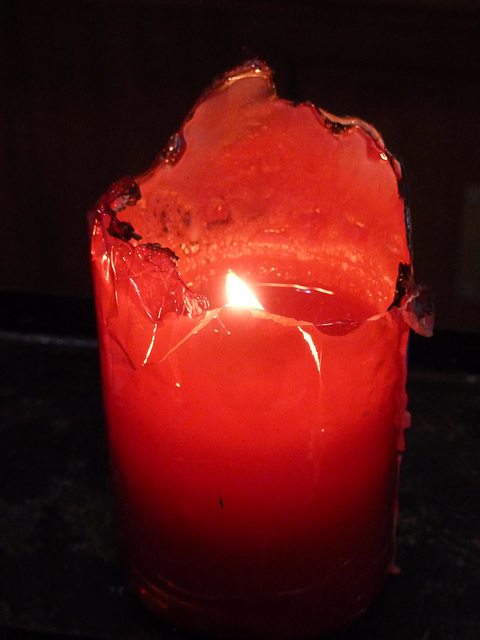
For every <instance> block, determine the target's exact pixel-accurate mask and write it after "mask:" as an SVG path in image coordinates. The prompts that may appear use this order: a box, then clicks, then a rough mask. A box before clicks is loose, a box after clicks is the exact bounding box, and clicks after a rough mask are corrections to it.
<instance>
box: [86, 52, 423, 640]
mask: <svg viewBox="0 0 480 640" xmlns="http://www.w3.org/2000/svg"><path fill="white" fill-rule="evenodd" d="M310 147H311V150H310ZM310 151H311V152H310ZM295 154H300V155H299V156H298V158H297V159H296V158H295ZM305 154H306V155H305ZM292 167H293V168H292ZM292 173H293V177H292V175H291V174H292ZM367 178H369V180H370V181H367ZM400 179H401V175H400V173H399V167H398V164H397V163H396V162H395V161H394V160H393V158H391V156H390V155H389V154H388V152H386V150H385V148H384V146H383V143H382V141H381V138H380V137H379V136H378V134H377V133H376V132H375V131H374V130H373V129H372V128H371V127H369V126H367V125H365V124H364V123H360V122H359V121H348V123H345V122H344V121H342V122H340V121H336V124H335V125H334V121H333V120H332V119H331V117H330V116H328V117H327V115H325V114H323V113H322V112H319V111H317V110H315V108H314V107H312V105H303V106H299V107H294V106H292V105H290V104H289V103H286V102H284V101H281V100H278V99H277V98H276V96H275V94H274V89H273V85H272V83H271V78H270V73H269V71H268V69H267V68H266V67H264V66H263V65H261V64H259V63H252V64H247V65H245V66H244V67H242V68H241V69H237V70H235V71H234V72H232V73H231V74H229V75H228V76H226V77H225V78H224V79H223V80H222V81H219V82H217V83H216V84H215V85H214V87H213V89H212V90H211V91H210V92H208V93H207V94H206V96H204V98H203V99H202V101H200V102H199V104H198V105H197V106H196V108H195V110H194V112H193V113H192V114H191V117H190V118H189V119H188V120H187V122H186V124H185V127H184V129H183V131H182V134H181V135H180V136H177V137H176V138H174V139H173V140H172V142H171V144H170V147H169V150H167V151H166V153H165V154H164V155H163V156H162V157H161V158H160V160H159V163H158V165H157V166H156V167H154V169H153V170H152V171H151V172H149V173H148V174H145V176H141V177H140V178H139V179H138V180H137V181H136V182H133V181H129V180H123V181H120V182H119V183H117V184H116V185H114V186H113V187H112V189H111V190H110V191H109V192H108V193H107V194H106V195H105V196H104V198H103V199H102V200H100V201H99V203H98V205H97V207H96V209H95V211H94V212H93V213H92V263H93V274H94V282H95V293H96V303H97V315H98V325H99V337H100V351H101V360H102V372H103V381H104V397H105V406H106V412H107V418H108V424H109V437H110V446H111V458H112V468H113V473H114V479H115V492H116V508H117V516H118V525H119V540H120V551H121V556H122V560H123V563H124V567H125V570H126V575H127V579H128V581H129V583H130V585H131V586H132V588H133V590H134V591H135V592H136V593H137V595H139V597H140V598H142V599H143V601H144V602H145V604H146V605H147V606H148V607H149V608H150V609H152V610H153V611H154V612H155V613H157V614H158V615H159V616H161V617H162V618H164V619H165V620H167V621H169V622H171V623H172V624H174V625H176V626H179V627H183V628H186V629H190V630H194V631H199V632H202V633H204V634H211V635H225V636H231V637H244V638H250V639H253V638H300V637H305V636H308V635H314V634H319V633H322V632H324V631H327V630H329V629H332V628H335V627H338V626H341V625H343V624H346V623H348V622H349V621H351V620H352V619H353V618H355V617H356V616H357V615H359V614H360V613H361V612H362V611H364V609H365V608H366V607H367V606H368V605H369V603H370V602H371V601H372V600H373V598H374V597H375V596H376V595H377V594H378V592H379V591H380V589H381V588H382V586H383V584H384V582H385V579H386V577H387V575H388V572H389V569H390V568H391V566H392V563H393V560H394V532H395V513H396V494H397V477H398V470H399V469H398V464H399V452H400V451H401V450H402V447H403V429H404V428H405V427H406V426H407V425H408V413H407V412H406V401H407V398H406V395H405V378H406V367H405V352H406V342H407V336H408V329H409V323H410V324H414V325H415V326H416V328H419V327H420V328H422V327H421V323H422V321H423V320H422V318H420V320H419V318H418V316H415V314H413V312H412V309H411V302H412V299H414V297H415V289H414V285H413V282H412V279H411V266H410V254H409V250H408V246H407V234H406V229H405V220H404V203H403V200H402V198H401V197H400V196H399V193H398V185H399V182H400ZM127 205H128V206H127ZM123 209H125V211H123ZM140 236H141V237H140ZM159 242H160V243H161V245H163V246H161V245H160V244H158V243H159ZM164 247H169V249H165V248H164ZM177 256H178V257H179V258H180V260H179V263H178V267H179V271H178V270H177ZM182 265H183V267H182ZM229 269H234V270H235V271H236V272H237V273H238V274H239V275H240V276H242V277H244V278H245V279H246V281H247V282H248V283H249V284H250V285H251V287H252V290H253V292H254V294H255V295H256V297H257V298H258V299H259V301H260V302H261V303H262V305H263V307H264V309H263V310H260V309H249V308H236V307H227V306H225V304H226V298H225V294H224V280H225V277H226V274H227V272H228V270H229ZM424 332H425V333H427V332H428V330H427V329H425V330H424Z"/></svg>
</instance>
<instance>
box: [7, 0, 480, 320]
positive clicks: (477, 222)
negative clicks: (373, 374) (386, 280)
mask: <svg viewBox="0 0 480 640" xmlns="http://www.w3.org/2000/svg"><path fill="white" fill-rule="evenodd" d="M477 7H478V3H476V2H472V3H469V2H463V3H462V2H454V1H453V0H452V2H447V1H444V2H428V1H426V0H425V1H423V2H408V1H407V0H403V1H398V2H394V1H390V2H383V3H381V2H378V3H374V2H361V3H360V2H342V1H339V0H337V1H336V2H333V1H331V2H319V1H315V0H310V1H307V0H303V1H302V0H298V1H297V3H296V4H295V5H294V3H292V2H286V1H285V2H283V1H281V0H278V1H273V0H270V1H265V0H264V1H258V2H254V1H253V0H245V1H243V2H242V1H240V0H239V1H238V2H233V1H231V2H220V1H218V2H215V1H213V0H212V1H204V2H201V1H198V2H193V1H192V2H180V1H178V2H174V1H170V2H169V1H168V0H164V1H160V0H157V1H154V0H151V1H149V2H147V1H146V0H145V1H141V0H136V1H135V0H131V1H126V0H123V1H121V0H118V1H113V0H111V1H107V0H105V1H102V0H96V1H93V0H69V1H63V0H46V1H42V2H39V3H35V2H31V1H29V0H23V1H22V0H18V1H10V2H6V3H4V4H2V8H1V9H0V29H1V46H2V48H3V51H2V61H1V71H0V73H1V74H2V76H1V77H2V82H1V87H0V176H1V182H0V197H1V207H2V216H1V241H2V254H3V255H2V259H1V262H0V288H14V289H24V290H36V291H55V292H69V293H88V292H89V291H90V272H89V260H88V241H87V232H86V222H85V212H86V211H87V209H88V208H89V207H90V206H91V205H92V204H93V203H94V202H95V200H96V199H97V198H98V196H99V195H100V194H101V193H102V192H103V191H104V190H105V189H106V187H107V186H108V185H109V184H110V183H111V182H113V181H114V180H115V179H117V178H119V177H120V176H122V175H124V174H128V173H130V174H134V175H135V174H138V173H140V172H142V171H144V170H145V169H147V168H148V166H149V165H150V163H151V162H152V160H153V158H154V157H155V155H156V154H157V153H158V152H159V151H160V150H161V149H162V147H163V146H164V144H165V143H166V141H167V140H168V138H169V137H170V135H171V134H172V133H173V132H175V130H176V129H177V128H178V127H179V125H180V124H181V122H182V120H183V118H184V117H185V115H186V113H187V112H188V111H189V109H190V107H191V106H192V105H193V103H194V102H195V100H196V99H197V97H198V95H199V93H200V92H201V91H202V90H203V89H204V88H205V87H206V86H207V85H208V84H209V83H210V82H211V80H212V78H213V77H214V76H216V75H218V74H220V73H222V72H224V71H226V70H228V69H229V68H230V67H233V66H235V65H236V64H238V63H239V62H241V61H242V59H244V58H245V57H247V56H251V55H257V56H259V57H261V58H264V59H266V60H267V62H268V63H269V64H270V66H272V67H273V68H274V69H275V71H276V80H277V86H278V90H279V93H280V94H281V95H282V96H283V97H287V98H291V99H300V100H302V99H311V100H313V101H314V102H315V103H316V104H317V105H318V106H320V107H322V108H325V109H327V110H329V111H332V112H333V113H337V114H351V115H356V116H359V117H362V118H364V119H366V120H368V121H370V122H372V123H373V124H375V126H376V127H377V128H378V129H379V130H380V131H381V132H382V133H383V135H384V137H385V140H386V142H387V146H388V147H389V148H390V150H391V151H392V152H393V153H394V154H395V155H397V156H398V157H400V158H401V159H402V160H403V162H404V164H405V166H406V171H407V178H408V181H409V184H410V191H411V204H412V214H413V222H414V234H413V240H414V259H415V270H416V279H417V281H421V282H427V283H428V284H430V285H431V286H432V288H433V289H434V290H435V291H436V295H437V310H438V325H439V326H440V327H443V328H469V329H480V261H479V257H478V256H479V254H480V252H479V251H478V249H477V247H478V244H479V243H480V152H479V149H480V123H479V120H478V113H479V112H480V90H479V80H478V78H480V55H479V54H478V46H479V38H480V8H477ZM475 239H476V240H475Z"/></svg>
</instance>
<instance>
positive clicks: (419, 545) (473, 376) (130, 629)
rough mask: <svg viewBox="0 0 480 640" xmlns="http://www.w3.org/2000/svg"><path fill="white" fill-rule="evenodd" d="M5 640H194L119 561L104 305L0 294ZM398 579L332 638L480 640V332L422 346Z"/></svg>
mask: <svg viewBox="0 0 480 640" xmlns="http://www.w3.org/2000/svg"><path fill="white" fill-rule="evenodd" d="M0 360H1V365H0V366H1V368H0V381H1V382H0V394H1V403H0V483H1V484H0V639H2V640H53V639H54V638H55V639H57V640H60V639H62V640H63V639H66V638H73V637H75V638H107V639H112V640H117V639H118V640H153V639H155V640H167V639H174V638H176V639H177V640H187V639H189V638H191V636H188V635H186V634H184V633H182V632H180V631H176V630H175V629H171V628H167V627H165V626H163V625H162V624H161V623H160V622H158V621H157V620H155V619H154V618H153V617H152V616H151V615H150V614H149V613H148V612H146V611H144V610H143V609H142V608H141V606H140V605H139V604H137V602H136V600H135V599H134V598H133V597H132V596H131V595H130V594H129V593H128V592H127V591H126V589H125V588H124V584H123V581H122V576H121V573H120V570H119V566H118V563H117V559H116V553H115V535H114V530H113V523H112V514H111V503H110V493H109V473H108V455H107V448H106V442H105V434H104V423H103V414H102V401H101V391H100V376H99V365H98V354H97V347H96V341H95V324H94V313H93V305H92V302H91V300H89V299H87V298H86V299H80V298H69V297H63V298H62V297H55V296H41V295H28V296H27V295H26V294H17V293H12V292H10V293H9V292H2V293H1V295H0ZM408 391H409V397H410V405H409V408H410V410H411V412H412V414H413V423H412V427H411V428H410V429H409V430H408V432H407V450H406V453H405V455H404V459H403V466H402V478H401V492H400V505H401V512H400V517H399V524H398V553H397V562H398V564H399V565H400V567H401V570H402V571H401V573H400V574H399V575H398V576H394V577H392V578H390V580H389V582H388V584H387V586H386V588H385V590H384V592H383V594H382V595H381V597H380V598H379V599H378V600H377V601H376V602H375V603H374V605H372V606H371V608H370V609H369V611H368V612H367V613H366V614H365V615H364V616H363V617H362V618H361V619H359V620H358V621H357V622H355V623H354V624H353V625H351V626H350V627H348V628H346V629H343V630H341V631H339V632H337V633H335V634H333V635H332V636H330V640H360V639H361V640H480V509H479V507H480V334H474V333H472V334H463V333H453V332H442V331H439V332H438V333H437V335H436V336H435V337H434V338H432V339H425V338H419V337H417V336H414V337H413V339H412V340H411V349H410V371H409V381H408Z"/></svg>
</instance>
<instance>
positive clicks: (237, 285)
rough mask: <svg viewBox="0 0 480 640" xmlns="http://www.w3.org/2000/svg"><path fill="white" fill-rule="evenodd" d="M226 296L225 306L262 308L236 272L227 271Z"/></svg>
mask: <svg viewBox="0 0 480 640" xmlns="http://www.w3.org/2000/svg"><path fill="white" fill-rule="evenodd" d="M227 298H228V302H227V304H226V305H225V306H226V307H247V308H249V309H263V307H262V305H261V304H260V302H259V301H258V300H257V299H256V297H255V296H254V295H253V293H252V292H251V291H250V289H249V288H248V287H247V285H246V284H245V283H244V282H243V280H241V279H240V278H239V277H238V276H237V274H236V273H233V271H229V272H228V273H227Z"/></svg>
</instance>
